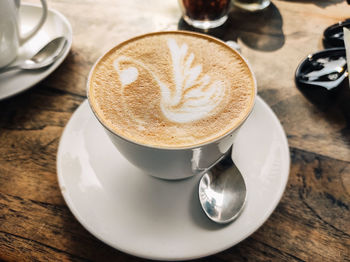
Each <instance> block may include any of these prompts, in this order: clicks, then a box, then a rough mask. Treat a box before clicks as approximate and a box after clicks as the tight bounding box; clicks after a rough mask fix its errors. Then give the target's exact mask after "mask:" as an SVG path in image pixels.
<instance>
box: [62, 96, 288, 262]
mask: <svg viewBox="0 0 350 262" xmlns="http://www.w3.org/2000/svg"><path fill="white" fill-rule="evenodd" d="M256 103H261V105H262V106H263V107H265V109H267V111H268V114H267V115H268V116H269V117H272V118H273V121H274V122H275V123H276V128H278V129H279V130H278V133H279V134H280V138H281V144H282V143H283V149H284V150H285V155H284V156H283V158H282V160H281V161H285V162H286V163H285V165H284V168H282V171H285V172H284V174H282V173H283V172H281V173H280V174H281V182H280V183H279V186H278V193H277V194H276V198H275V199H274V201H273V202H272V203H271V202H270V204H269V206H268V207H267V210H268V212H266V213H265V217H264V218H263V219H261V221H259V223H255V224H254V225H252V226H251V227H250V228H248V230H247V231H246V233H245V234H242V235H241V237H239V238H238V240H236V241H233V242H229V241H228V242H227V244H226V245H222V246H221V247H220V248H216V249H213V250H211V251H208V252H206V251H203V252H201V253H197V254H192V255H182V256H181V255H175V256H174V255H172V256H164V255H162V254H160V255H156V254H155V253H154V252H153V253H152V255H148V254H146V252H144V251H143V252H137V251H136V250H134V249H127V248H123V247H119V246H118V245H117V244H115V243H111V242H110V241H109V240H108V239H103V237H102V236H100V235H99V234H98V230H95V229H93V228H92V226H91V227H90V225H89V224H88V223H86V222H85V220H84V218H83V217H82V216H81V215H80V213H79V211H78V208H77V207H76V205H75V204H74V203H73V199H72V198H71V197H70V196H69V194H68V192H67V190H66V187H65V185H64V182H63V175H62V170H61V166H62V164H61V161H62V159H61V158H59V156H61V155H62V153H61V150H62V146H61V144H62V141H63V140H64V137H65V135H66V133H67V132H68V131H67V128H66V127H67V126H68V125H69V124H70V123H71V121H72V122H74V120H75V119H74V118H75V117H77V116H76V112H78V111H79V109H80V111H81V110H83V107H84V106H87V107H88V106H89V105H88V101H87V99H86V100H84V101H83V102H82V103H81V104H80V106H79V107H78V108H77V109H76V110H75V111H74V113H73V115H72V116H71V118H70V120H69V121H68V123H67V125H66V127H65V129H64V131H63V133H62V135H61V138H60V141H59V146H58V151H57V166H56V169H57V179H58V184H59V187H60V191H61V194H62V196H63V198H64V200H65V202H66V204H67V207H68V208H69V210H70V211H71V212H72V214H73V215H74V217H75V218H76V219H77V220H78V221H79V223H80V224H81V225H82V226H83V227H84V228H85V229H86V230H87V231H88V232H89V233H91V234H92V235H93V236H94V237H96V238H97V239H98V240H100V241H101V242H103V243H105V244H107V245H108V246H110V247H112V248H114V249H116V250H118V251H121V252H124V253H126V254H129V255H133V256H135V257H139V258H144V259H151V260H158V261H159V260H167V261H182V260H193V259H199V258H203V257H207V256H211V255H214V254H217V253H220V252H222V251H225V250H227V249H229V248H232V247H234V246H235V245H237V244H238V243H240V242H241V241H243V240H245V239H247V238H248V237H249V236H251V235H252V234H253V233H254V232H256V231H257V230H258V229H259V228H260V227H261V226H262V225H263V224H264V223H265V222H266V221H267V220H268V218H269V217H270V216H271V214H272V213H273V212H274V210H275V209H276V208H277V206H278V204H279V202H280V201H281V199H282V197H283V195H284V192H285V189H286V187H287V184H288V180H289V173H290V163H291V161H290V150H289V145H288V139H287V136H286V133H285V131H284V129H283V127H282V124H281V123H280V121H279V120H278V118H277V116H276V114H275V113H274V112H273V110H272V109H271V108H270V106H269V105H268V104H267V103H266V102H265V101H264V100H263V99H262V98H261V97H260V96H259V95H257V96H256ZM244 212H245V211H244V210H243V211H242V213H244ZM233 223H234V221H233Z"/></svg>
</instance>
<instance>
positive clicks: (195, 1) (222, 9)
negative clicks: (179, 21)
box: [179, 0, 231, 29]
mask: <svg viewBox="0 0 350 262" xmlns="http://www.w3.org/2000/svg"><path fill="white" fill-rule="evenodd" d="M230 3H231V1H230V0H179V4H180V7H181V10H182V13H183V18H184V20H185V21H186V22H187V23H188V24H189V25H191V26H193V27H196V28H200V29H210V28H215V27H219V26H221V25H222V24H223V23H225V22H226V20H227V17H228V15H227V14H228V12H229V9H230Z"/></svg>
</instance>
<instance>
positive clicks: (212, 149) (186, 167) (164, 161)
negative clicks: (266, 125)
mask: <svg viewBox="0 0 350 262" xmlns="http://www.w3.org/2000/svg"><path fill="white" fill-rule="evenodd" d="M168 33H171V32H168ZM172 33H177V34H185V35H194V36H198V37H199V34H197V33H193V32H179V31H177V32H172ZM157 34H162V32H158V33H150V34H149V35H157ZM145 36H147V34H146V35H145ZM201 37H204V36H203V35H202V36H201ZM205 38H207V39H208V40H211V41H215V42H220V43H221V45H225V43H223V42H221V41H219V40H217V39H214V38H212V37H209V36H205ZM135 39H137V38H135ZM225 46H226V45H225ZM232 52H233V53H237V51H235V50H234V49H232ZM107 54H108V52H107ZM237 56H239V57H241V56H240V55H239V54H238V53H237ZM103 57H104V55H103V56H101V57H100V58H99V59H98V60H97V62H96V63H95V65H94V66H93V68H92V69H91V71H90V75H89V77H88V82H87V95H88V100H89V105H90V108H91V109H92V111H93V113H94V114H95V116H96V118H97V120H99V121H100V123H101V125H102V126H103V127H104V129H105V131H106V132H107V134H108V136H109V138H110V139H111V141H112V143H113V144H114V145H115V146H116V147H117V149H118V151H119V152H120V153H121V154H122V155H123V156H124V157H125V158H126V159H128V160H129V162H130V163H132V164H133V165H135V166H136V167H138V168H140V169H141V170H143V171H144V172H145V173H146V174H149V175H152V176H154V177H157V178H162V179H167V180H177V179H184V178H188V177H191V176H194V175H200V174H203V173H204V172H206V171H207V170H208V169H209V168H211V167H212V166H213V165H214V164H215V163H217V161H218V160H220V159H221V158H222V157H223V156H224V155H225V153H226V152H227V151H228V150H229V148H230V147H231V146H232V144H233V143H234V140H235V138H236V136H237V134H238V131H239V129H240V127H241V126H242V125H243V124H244V122H245V121H246V119H247V118H248V116H249V115H250V113H251V111H252V109H253V106H254V101H255V98H256V94H257V83H256V79H255V76H254V74H253V72H252V70H251V68H250V66H249V64H248V62H247V61H246V60H245V59H244V58H243V57H241V59H242V60H243V62H245V63H246V65H247V67H248V69H249V72H250V74H251V77H252V79H253V86H252V88H253V90H254V94H253V96H252V102H251V103H250V105H249V107H247V110H246V113H245V115H244V116H243V117H242V118H241V119H240V122H239V123H238V124H237V125H236V126H235V127H234V128H232V129H230V130H228V131H227V132H226V133H225V134H224V135H220V136H218V137H217V138H216V139H213V140H210V141H209V142H203V143H200V144H196V145H194V146H184V147H161V146H153V145H150V144H142V143H138V142H135V141H132V140H130V139H128V138H126V137H124V136H122V135H120V134H118V133H116V132H114V131H113V130H112V129H110V127H108V126H107V125H106V124H105V123H104V121H103V120H102V119H101V118H100V117H99V115H98V113H97V112H96V111H95V109H94V106H93V102H92V101H93V100H94V98H93V97H92V95H91V93H90V92H89V86H90V83H91V81H92V75H93V72H94V70H95V67H96V65H97V64H98V63H99V61H100V60H101V59H102V58H103Z"/></svg>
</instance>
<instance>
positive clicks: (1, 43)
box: [0, 0, 47, 68]
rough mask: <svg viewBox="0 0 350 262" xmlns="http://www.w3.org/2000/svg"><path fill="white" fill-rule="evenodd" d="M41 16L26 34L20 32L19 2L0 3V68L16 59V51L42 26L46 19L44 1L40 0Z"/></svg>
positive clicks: (5, 0)
mask: <svg viewBox="0 0 350 262" xmlns="http://www.w3.org/2000/svg"><path fill="white" fill-rule="evenodd" d="M40 1H41V4H42V10H43V11H42V15H41V18H40V20H39V22H38V24H37V25H36V26H35V27H34V28H33V29H31V30H30V31H29V32H27V33H26V34H22V33H21V32H20V17H19V7H20V0H1V1H0V68H1V67H4V66H6V65H8V64H10V63H11V62H12V61H13V60H15V58H16V57H17V53H18V49H19V47H20V46H22V45H23V44H24V43H26V42H27V41H28V40H29V39H31V38H32V37H33V36H34V35H35V34H36V33H37V32H38V31H39V30H40V28H41V27H42V26H43V24H44V22H45V20H46V17H47V3H46V0H40Z"/></svg>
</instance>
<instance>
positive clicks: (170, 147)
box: [87, 31, 257, 180]
mask: <svg viewBox="0 0 350 262" xmlns="http://www.w3.org/2000/svg"><path fill="white" fill-rule="evenodd" d="M256 92H257V87H256V80H255V77H254V74H253V73H252V71H251V69H250V66H249V65H248V63H247V61H246V60H245V59H244V58H243V57H242V56H241V55H240V54H239V53H238V52H237V51H235V50H233V49H232V48H230V47H229V46H227V45H226V44H225V43H224V42H222V41H220V40H218V39H216V38H213V37H210V36H207V35H204V34H199V33H193V32H185V31H170V32H156V33H150V34H145V35H141V36H138V37H135V38H132V39H129V40H127V41H125V42H123V43H121V44H119V45H117V46H115V47H114V48H112V49H111V50H109V51H108V52H107V53H106V54H104V55H103V56H102V57H101V58H99V59H98V61H97V62H96V63H95V65H94V66H93V68H92V69H91V71H90V74H89V77H88V82H87V96H88V101H89V105H90V107H91V109H92V111H93V113H94V115H95V116H96V118H97V119H98V120H99V122H100V123H101V125H102V126H103V127H104V129H105V131H106V132H107V134H108V136H109V137H110V139H111V141H112V142H113V144H114V145H115V146H116V147H117V149H118V150H119V151H120V152H121V153H122V155H124V157H125V158H126V159H128V160H129V161H130V162H131V163H132V164H133V165H135V166H136V167H139V168H140V169H142V170H143V171H144V172H145V173H147V174H150V175H152V176H155V177H158V178H162V179H169V180H174V179H183V178H187V177H191V176H193V175H197V174H202V173H204V172H206V171H207V170H208V168H210V167H211V166H212V165H213V164H215V163H216V162H217V161H218V160H219V159H220V158H221V157H222V156H223V155H224V154H225V152H226V151H227V150H228V149H229V148H230V146H231V145H232V144H233V143H234V139H235V137H236V135H237V132H238V130H239V128H240V126H241V125H242V124H243V123H244V121H245V120H246V119H247V117H248V116H249V114H250V112H251V111H252V109H253V106H254V101H255V97H256Z"/></svg>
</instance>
